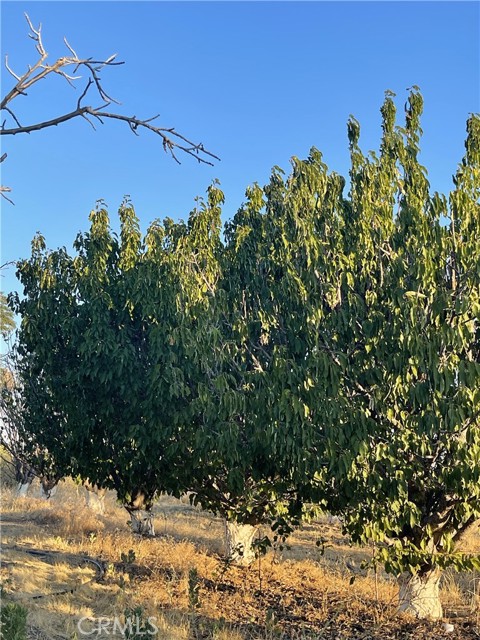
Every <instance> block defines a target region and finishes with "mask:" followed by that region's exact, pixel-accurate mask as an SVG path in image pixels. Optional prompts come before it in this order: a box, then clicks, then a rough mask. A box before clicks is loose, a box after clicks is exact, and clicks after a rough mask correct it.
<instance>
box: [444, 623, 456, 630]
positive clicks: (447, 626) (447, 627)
mask: <svg viewBox="0 0 480 640" xmlns="http://www.w3.org/2000/svg"><path fill="white" fill-rule="evenodd" d="M442 627H443V630H444V631H445V633H453V631H454V629H455V627H454V626H453V624H450V623H449V622H444V623H443V625H442Z"/></svg>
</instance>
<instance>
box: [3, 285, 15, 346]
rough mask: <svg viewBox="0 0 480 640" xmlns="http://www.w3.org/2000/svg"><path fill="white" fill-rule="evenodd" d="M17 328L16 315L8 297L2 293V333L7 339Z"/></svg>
mask: <svg viewBox="0 0 480 640" xmlns="http://www.w3.org/2000/svg"><path fill="white" fill-rule="evenodd" d="M14 329H15V317H14V315H13V312H12V310H11V309H10V307H9V306H8V303H7V298H6V296H4V295H3V293H0V333H1V334H2V337H3V338H4V339H6V338H7V337H8V336H9V335H10V334H11V333H12V331H13V330H14Z"/></svg>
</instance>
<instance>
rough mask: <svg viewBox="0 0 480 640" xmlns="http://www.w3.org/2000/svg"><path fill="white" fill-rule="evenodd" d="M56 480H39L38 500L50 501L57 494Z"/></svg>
mask: <svg viewBox="0 0 480 640" xmlns="http://www.w3.org/2000/svg"><path fill="white" fill-rule="evenodd" d="M57 485H58V480H57V478H40V498H41V499H42V500H50V498H52V497H53V496H54V495H55V494H56V493H57Z"/></svg>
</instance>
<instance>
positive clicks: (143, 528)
mask: <svg viewBox="0 0 480 640" xmlns="http://www.w3.org/2000/svg"><path fill="white" fill-rule="evenodd" d="M128 512H129V514H130V526H131V528H132V532H133V533H139V534H140V535H142V536H149V537H153V536H155V528H154V525H153V513H152V512H151V511H147V510H146V509H128Z"/></svg>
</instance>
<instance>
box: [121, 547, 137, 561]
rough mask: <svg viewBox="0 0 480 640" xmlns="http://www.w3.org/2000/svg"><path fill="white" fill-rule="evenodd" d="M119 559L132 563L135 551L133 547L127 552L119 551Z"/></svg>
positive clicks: (134, 558)
mask: <svg viewBox="0 0 480 640" xmlns="http://www.w3.org/2000/svg"><path fill="white" fill-rule="evenodd" d="M120 560H121V561H122V562H123V563H125V564H132V563H133V562H135V560H136V555H135V551H134V550H133V549H129V550H128V553H123V552H122V553H121V555H120Z"/></svg>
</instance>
